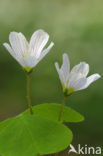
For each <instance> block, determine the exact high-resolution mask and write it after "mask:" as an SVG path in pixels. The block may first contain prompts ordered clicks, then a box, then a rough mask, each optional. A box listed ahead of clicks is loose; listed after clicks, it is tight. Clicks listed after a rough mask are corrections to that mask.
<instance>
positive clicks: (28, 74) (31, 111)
mask: <svg viewBox="0 0 103 156" xmlns="http://www.w3.org/2000/svg"><path fill="white" fill-rule="evenodd" d="M27 101H28V107H29V109H30V114H33V110H32V105H31V97H30V73H27Z"/></svg>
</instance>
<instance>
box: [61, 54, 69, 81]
mask: <svg viewBox="0 0 103 156" xmlns="http://www.w3.org/2000/svg"><path fill="white" fill-rule="evenodd" d="M61 70H62V71H63V74H64V77H65V79H66V80H67V79H68V76H69V73H70V61H69V57H68V55H67V54H65V53H64V54H63V64H62V66H61Z"/></svg>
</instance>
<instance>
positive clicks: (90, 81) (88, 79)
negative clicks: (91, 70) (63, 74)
mask: <svg viewBox="0 0 103 156" xmlns="http://www.w3.org/2000/svg"><path fill="white" fill-rule="evenodd" d="M100 77H101V76H100V75H99V74H93V75H91V76H89V77H88V78H87V83H86V84H85V85H84V86H83V87H82V88H81V89H85V88H87V87H88V86H89V85H90V84H91V83H93V82H94V81H96V80H98V79H99V78H100Z"/></svg>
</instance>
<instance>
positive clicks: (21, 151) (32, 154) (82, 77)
mask: <svg viewBox="0 0 103 156" xmlns="http://www.w3.org/2000/svg"><path fill="white" fill-rule="evenodd" d="M48 39H49V35H48V34H47V33H46V32H44V31H43V30H37V31H36V32H34V34H33V35H32V37H31V39H30V43H28V42H27V40H26V38H25V37H24V36H23V34H22V33H17V32H12V33H10V36H9V40H10V44H11V46H10V45H9V44H7V43H4V46H5V47H6V49H7V50H8V51H9V53H10V54H11V55H12V56H13V57H14V58H15V59H16V60H17V61H18V62H19V63H20V65H21V66H22V67H23V69H24V70H25V71H26V73H27V99H28V108H29V109H27V110H26V111H25V112H23V113H21V114H20V115H18V116H16V117H13V118H10V119H8V120H5V121H3V122H1V123H0V155H2V156H39V155H44V154H52V153H58V152H60V151H62V150H64V149H65V148H67V147H68V146H69V145H70V143H71V141H72V136H73V135H72V132H71V130H70V129H69V128H68V127H66V126H65V125H64V124H63V122H81V121H83V120H84V117H83V116H82V115H80V114H79V113H77V112H76V111H74V110H72V109H71V108H69V107H67V106H64V104H65V99H66V97H67V96H69V95H71V94H72V93H73V92H74V91H76V90H81V89H85V88H87V87H88V86H89V85H90V84H91V83H92V82H93V81H95V80H97V79H98V78H99V77H100V75H99V74H94V75H92V76H90V77H88V78H86V76H87V74H88V71H89V65H88V64H86V63H84V62H83V63H80V64H79V65H77V66H75V67H74V68H73V69H72V71H71V72H70V65H69V60H68V56H67V55H66V54H64V55H63V65H62V67H61V69H59V66H58V64H57V63H56V64H55V65H56V69H57V72H58V74H59V78H60V80H61V83H62V87H63V93H64V99H63V102H62V104H61V105H60V104H55V103H52V104H40V105H36V106H34V107H32V105H31V98H30V75H31V72H32V71H33V68H34V67H35V66H36V64H37V63H38V62H39V61H40V60H41V59H42V58H43V57H44V56H45V55H46V54H47V53H48V52H49V51H50V49H51V48H52V46H53V43H51V44H50V45H49V47H48V48H46V49H44V50H43V48H44V46H45V45H46V43H47V41H48ZM57 155H58V154H57Z"/></svg>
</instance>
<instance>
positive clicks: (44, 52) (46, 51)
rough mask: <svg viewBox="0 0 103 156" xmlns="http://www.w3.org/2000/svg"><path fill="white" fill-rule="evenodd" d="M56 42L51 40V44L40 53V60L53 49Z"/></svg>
mask: <svg viewBox="0 0 103 156" xmlns="http://www.w3.org/2000/svg"><path fill="white" fill-rule="evenodd" d="M53 45H54V43H53V42H51V43H50V45H49V46H48V48H46V49H44V50H43V51H42V53H41V55H40V58H39V59H38V60H39V61H41V60H42V59H43V57H44V56H45V55H46V54H47V53H48V52H49V51H50V50H51V48H52V47H53Z"/></svg>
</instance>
